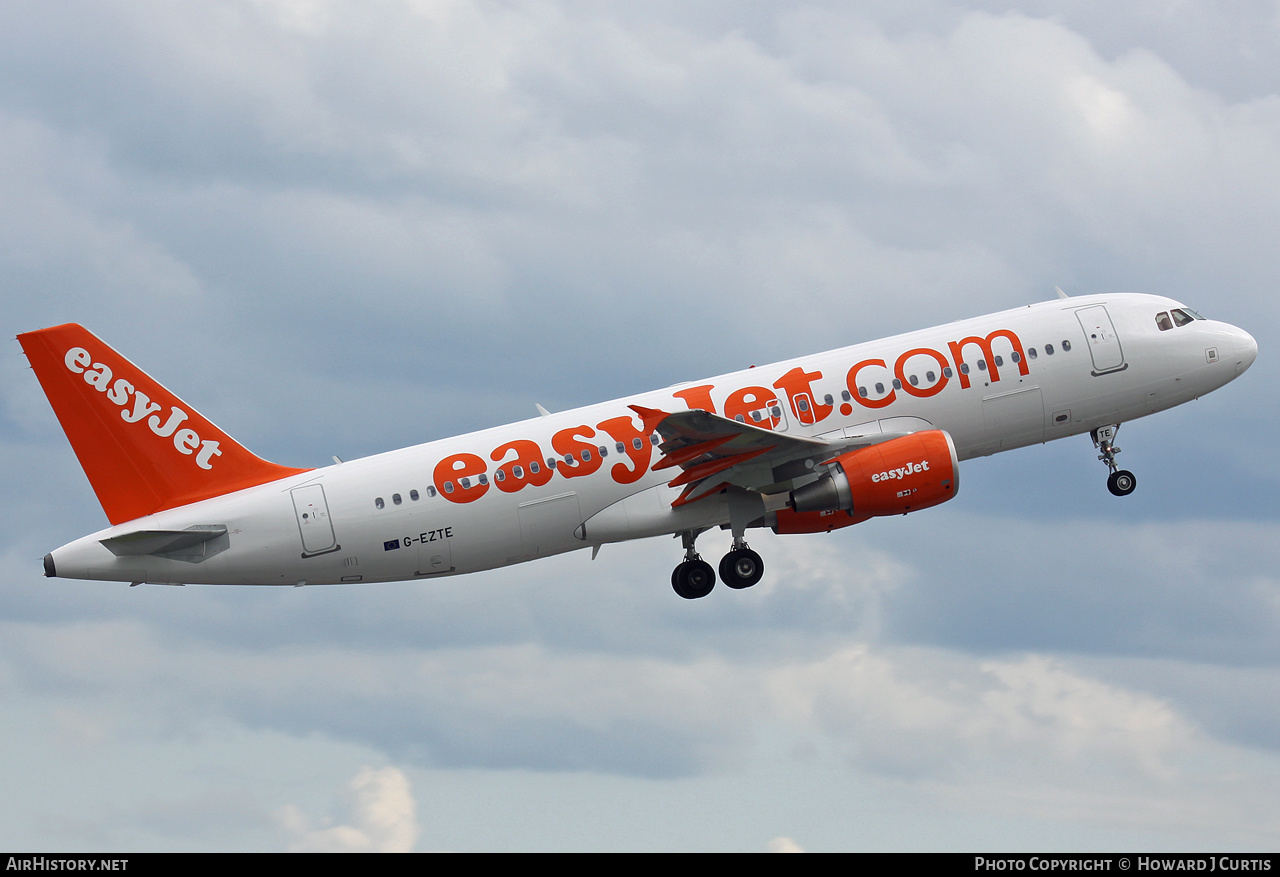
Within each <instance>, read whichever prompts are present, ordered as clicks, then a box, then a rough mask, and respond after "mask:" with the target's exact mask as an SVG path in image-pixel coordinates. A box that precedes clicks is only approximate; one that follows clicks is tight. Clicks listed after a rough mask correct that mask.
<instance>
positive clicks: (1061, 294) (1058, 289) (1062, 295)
mask: <svg viewBox="0 0 1280 877" xmlns="http://www.w3.org/2000/svg"><path fill="white" fill-rule="evenodd" d="M1053 291H1054V292H1056V293H1057V294H1058V298H1071V296H1069V295H1067V294H1066V293H1065V292H1063V291H1062V287H1061V286H1055V287H1054V288H1053Z"/></svg>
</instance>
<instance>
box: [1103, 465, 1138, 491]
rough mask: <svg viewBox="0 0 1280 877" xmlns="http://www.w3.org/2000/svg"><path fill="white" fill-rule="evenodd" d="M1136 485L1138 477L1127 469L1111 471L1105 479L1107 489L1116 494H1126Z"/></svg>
mask: <svg viewBox="0 0 1280 877" xmlns="http://www.w3.org/2000/svg"><path fill="white" fill-rule="evenodd" d="M1137 486H1138V479H1137V478H1135V477H1134V474H1133V473H1132V472H1130V471H1129V470H1128V469H1121V470H1120V471H1118V472H1112V473H1111V476H1110V477H1109V478H1108V479H1107V490H1109V491H1111V492H1112V493H1113V494H1114V495H1116V496H1128V495H1129V494H1131V493H1133V489H1134V488H1135V487H1137Z"/></svg>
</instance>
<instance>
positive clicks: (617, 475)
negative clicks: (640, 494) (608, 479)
mask: <svg viewBox="0 0 1280 877" xmlns="http://www.w3.org/2000/svg"><path fill="white" fill-rule="evenodd" d="M598 426H599V427H600V428H601V429H603V430H604V431H605V432H607V433H609V435H610V436H612V437H613V440H614V441H616V442H619V443H621V445H622V448H623V450H624V451H625V452H626V454H627V456H628V457H630V458H631V463H632V465H633V467H634V468H631V469H628V468H627V467H626V466H624V465H623V464H622V463H615V464H614V465H613V467H612V468H611V469H610V470H609V474H610V475H612V476H613V480H614V481H616V482H618V483H619V484H631V483H632V482H633V481H639V480H640V477H641V476H642V475H644V473H645V470H647V469H648V468H649V460H650V458H651V457H652V456H653V444H652V443H651V442H650V441H649V435H648V434H647V433H646V432H644V430H643V428H642V427H637V426H636V424H635V419H634V418H632V417H611V418H609V419H608V420H604V421H601V422H600V423H599V424H598ZM637 441H638V443H639V445H640V447H638V448H637V447H636V444H637Z"/></svg>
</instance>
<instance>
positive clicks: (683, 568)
mask: <svg viewBox="0 0 1280 877" xmlns="http://www.w3.org/2000/svg"><path fill="white" fill-rule="evenodd" d="M680 538H681V539H682V540H683V541H684V561H683V562H682V563H680V564H679V565H678V566H677V567H676V568H675V570H674V571H672V573H671V587H672V588H673V589H674V590H675V592H676V593H677V594H679V595H680V596H681V597H684V598H685V599H686V600H697V599H698V598H700V597H705V596H707V594H710V593H711V589H712V588H714V587H715V586H716V574H715V571H714V570H713V569H712V568H711V564H709V563H707V562H706V561H705V560H703V559H702V556H701V555H699V554H698V552H697V550H696V549H695V548H694V547H693V543H694V540H696V539H697V538H698V532H697V531H696V530H685V531H684V532H683V533H681V534H680ZM763 575H764V561H763V560H762V559H761V558H760V555H759V554H756V553H755V552H754V551H752V550H751V549H750V548H748V547H747V543H746V542H745V541H743V540H742V539H741V538H740V537H736V538H735V539H734V540H733V548H732V549H731V550H730V551H729V553H728V554H726V555H725V556H724V558H723V559H721V561H720V578H721V579H722V580H723V581H724V583H725V584H726V585H728V586H729V587H730V588H736V589H741V588H749V587H751V586H752V585H754V584H755V583H756V582H758V581H760V578H761V576H763Z"/></svg>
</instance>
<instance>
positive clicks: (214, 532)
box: [101, 524, 227, 557]
mask: <svg viewBox="0 0 1280 877" xmlns="http://www.w3.org/2000/svg"><path fill="white" fill-rule="evenodd" d="M225 535H227V528H226V527H225V526H223V525H222V524H216V525H213V526H210V527H208V528H201V529H196V530H135V531H133V532H132V533H125V534H123V535H120V536H112V537H110V538H109V539H103V540H101V542H102V544H103V546H104V547H105V548H106V549H107V550H108V551H110V552H111V553H112V554H114V555H115V556H116V557H136V556H140V555H144V554H159V555H164V554H176V553H179V552H181V553H190V552H189V551H188V549H191V548H194V547H195V546H197V545H201V544H203V543H205V542H210V541H212V540H214V539H217V538H218V537H219V536H225Z"/></svg>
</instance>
